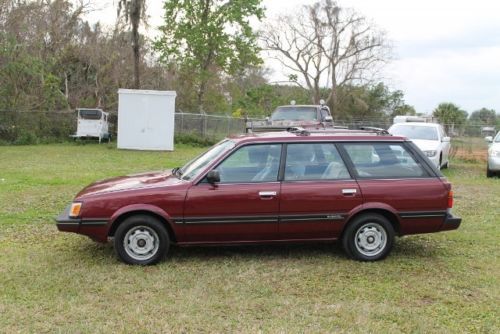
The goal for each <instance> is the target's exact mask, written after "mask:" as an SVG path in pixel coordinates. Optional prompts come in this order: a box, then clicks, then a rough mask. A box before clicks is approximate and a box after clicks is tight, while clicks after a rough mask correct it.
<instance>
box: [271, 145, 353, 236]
mask: <svg viewBox="0 0 500 334" xmlns="http://www.w3.org/2000/svg"><path fill="white" fill-rule="evenodd" d="M361 203H362V198H361V192H360V190H359V187H358V184H357V183H356V181H355V180H354V179H353V178H352V177H351V175H350V174H349V171H348V170H347V168H346V166H345V164H344V162H343V161H342V159H341V157H340V155H339V153H338V151H337V148H336V147H335V145H334V144H333V143H328V142H327V143H292V144H287V145H286V160H285V168H284V175H283V181H282V185H281V201H280V222H279V235H280V238H281V239H285V240H301V239H331V238H334V237H337V236H338V235H339V234H340V232H341V230H342V227H343V225H344V222H345V218H346V216H347V213H348V212H349V211H350V210H352V209H353V208H354V207H356V206H358V205H360V204H361Z"/></svg>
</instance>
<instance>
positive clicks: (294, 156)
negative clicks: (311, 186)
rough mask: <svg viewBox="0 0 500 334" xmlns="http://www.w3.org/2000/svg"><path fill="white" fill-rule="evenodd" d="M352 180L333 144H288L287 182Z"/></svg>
mask: <svg viewBox="0 0 500 334" xmlns="http://www.w3.org/2000/svg"><path fill="white" fill-rule="evenodd" d="M350 178H351V176H350V175H349V172H348V171H347V168H346V166H345V164H344V161H342V158H341V157H340V154H339V153H338V151H337V148H336V147H335V145H333V144H332V143H307V144H288V146H287V152H286V165H285V181H293V180H298V181H299V180H304V181H305V180H340V179H350Z"/></svg>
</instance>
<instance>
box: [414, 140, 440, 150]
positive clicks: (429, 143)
mask: <svg viewBox="0 0 500 334" xmlns="http://www.w3.org/2000/svg"><path fill="white" fill-rule="evenodd" d="M411 141H412V142H414V143H415V145H417V147H418V148H419V149H420V150H421V151H436V150H438V149H439V141H437V140H423V139H411Z"/></svg>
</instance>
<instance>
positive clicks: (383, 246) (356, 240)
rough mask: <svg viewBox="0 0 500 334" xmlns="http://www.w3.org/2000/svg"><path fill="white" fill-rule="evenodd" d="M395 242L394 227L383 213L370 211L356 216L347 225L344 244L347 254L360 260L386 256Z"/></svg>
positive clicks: (371, 259)
mask: <svg viewBox="0 0 500 334" xmlns="http://www.w3.org/2000/svg"><path fill="white" fill-rule="evenodd" d="M393 244H394V228H393V227H392V225H391V223H390V222H389V221H388V220H387V218H385V217H384V216H382V215H379V214H375V213H369V214H363V215H361V216H358V217H356V218H355V219H354V220H353V221H352V222H351V223H349V225H348V226H347V228H346V230H345V232H344V235H343V237H342V246H343V248H344V251H345V252H346V253H347V255H348V256H349V257H351V258H353V259H355V260H359V261H377V260H381V259H383V258H385V257H386V256H387V255H388V254H389V253H390V251H391V249H392V246H393Z"/></svg>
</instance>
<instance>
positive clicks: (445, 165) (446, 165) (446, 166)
mask: <svg viewBox="0 0 500 334" xmlns="http://www.w3.org/2000/svg"><path fill="white" fill-rule="evenodd" d="M449 167H450V160H449V158H448V161H446V163H445V164H444V165H443V167H441V169H448V168H449Z"/></svg>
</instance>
